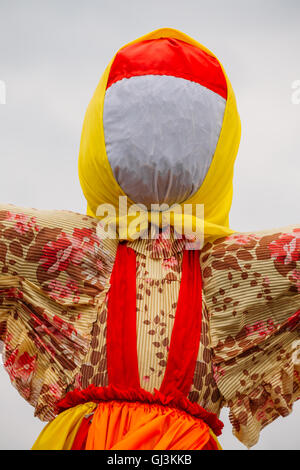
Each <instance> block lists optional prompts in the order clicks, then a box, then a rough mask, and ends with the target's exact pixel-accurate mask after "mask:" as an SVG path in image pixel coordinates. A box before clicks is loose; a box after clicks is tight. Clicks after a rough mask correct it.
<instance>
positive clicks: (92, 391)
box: [56, 384, 224, 436]
mask: <svg viewBox="0 0 300 470" xmlns="http://www.w3.org/2000/svg"><path fill="white" fill-rule="evenodd" d="M112 400H118V401H127V402H135V401H138V402H141V403H150V404H159V405H164V406H170V407H174V408H178V409H179V410H181V411H185V412H186V413H188V414H190V415H192V416H194V417H195V418H199V419H202V421H204V422H205V423H206V424H208V426H209V427H210V428H211V429H212V431H213V432H214V433H215V434H216V436H220V434H221V433H222V428H223V426H224V424H223V423H222V421H220V420H219V418H218V417H217V415H216V414H215V413H210V412H208V411H206V410H205V409H204V408H202V406H200V405H198V404H197V403H192V402H191V401H190V400H188V399H187V398H186V397H185V396H184V395H183V393H181V392H179V391H174V392H172V393H169V394H168V395H164V394H163V393H161V392H159V391H158V390H156V389H154V393H153V394H152V393H150V392H147V391H146V390H144V389H142V388H139V389H135V388H128V389H126V390H125V389H118V388H117V387H114V386H113V385H108V386H107V387H95V385H93V384H92V385H90V386H89V387H87V388H86V389H84V390H79V389H75V390H74V391H72V392H69V393H67V395H66V396H65V397H64V398H63V399H62V400H60V401H59V402H58V403H57V404H56V410H57V413H61V412H62V411H64V410H66V409H68V408H72V407H73V406H76V405H80V404H82V403H86V402H89V401H92V402H94V403H100V402H103V401H112Z"/></svg>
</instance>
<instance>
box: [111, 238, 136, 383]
mask: <svg viewBox="0 0 300 470" xmlns="http://www.w3.org/2000/svg"><path fill="white" fill-rule="evenodd" d="M110 282H111V286H110V290H109V298H108V313H107V370H108V382H109V384H111V385H114V386H116V387H120V388H127V387H137V388H139V387H140V379H139V370H138V358H137V335H136V257H135V252H134V251H133V250H132V249H131V248H128V247H127V245H126V244H122V243H119V245H118V250H117V255H116V259H115V264H114V267H113V271H112V275H111V281H110Z"/></svg>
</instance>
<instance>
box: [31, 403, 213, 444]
mask: <svg viewBox="0 0 300 470" xmlns="http://www.w3.org/2000/svg"><path fill="white" fill-rule="evenodd" d="M83 407H84V408H83ZM86 411H88V412H86ZM60 423H62V426H63V434H64V436H65V438H64V439H63V440H62V439H60V440H59V441H60V442H58V435H60V436H62V433H61V432H60V431H59V429H60V427H59V425H60ZM68 427H69V429H67V428H68ZM74 429H76V432H74ZM33 449H34V450H51V449H62V450H79V449H81V450H82V449H86V450H220V449H221V447H220V444H219V443H218V440H217V438H216V436H215V435H214V433H213V432H212V430H211V429H210V427H209V426H208V425H207V424H206V423H205V422H204V421H203V420H202V419H200V418H196V417H194V416H191V415H189V414H188V413H186V412H185V411H182V410H179V409H176V408H173V407H168V406H164V405H160V404H149V403H141V402H123V401H117V400H113V401H109V402H101V403H98V404H94V403H91V402H90V403H86V404H80V405H77V406H75V407H73V408H70V409H68V410H66V411H64V412H62V413H60V414H59V415H58V416H57V417H56V418H55V419H54V420H53V421H52V422H50V423H49V424H48V425H47V426H46V428H45V429H44V430H43V431H42V433H41V435H40V436H39V438H38V439H37V441H36V443H35V445H34V446H33Z"/></svg>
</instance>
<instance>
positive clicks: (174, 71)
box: [107, 38, 227, 100]
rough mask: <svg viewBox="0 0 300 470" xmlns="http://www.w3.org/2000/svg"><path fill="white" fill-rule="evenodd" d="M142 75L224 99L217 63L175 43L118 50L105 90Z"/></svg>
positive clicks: (224, 87) (149, 43)
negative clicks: (168, 78)
mask: <svg viewBox="0 0 300 470" xmlns="http://www.w3.org/2000/svg"><path fill="white" fill-rule="evenodd" d="M142 75H170V76H173V77H179V78H184V79H186V80H190V81H192V82H196V83H199V84H200V85H202V86H204V87H206V88H208V89H209V90H211V91H214V92H215V93H217V94H218V95H220V96H222V97H223V98H224V99H225V100H226V99H227V83H226V79H225V76H224V73H223V70H222V67H221V65H220V64H219V62H218V60H217V59H216V58H215V57H212V56H210V55H209V54H207V53H206V52H204V51H202V50H201V49H198V47H195V46H192V45H191V44H188V43H186V42H183V41H180V40H178V39H171V38H161V39H152V40H149V41H142V42H139V43H137V44H133V45H131V46H127V47H125V48H124V49H121V50H120V51H119V52H118V53H117V55H116V57H115V60H114V62H113V64H112V66H111V69H110V74H109V78H108V82H107V88H109V87H110V86H111V85H112V84H113V83H116V82H117V81H119V80H122V79H123V78H131V77H136V76H142Z"/></svg>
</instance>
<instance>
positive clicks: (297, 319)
mask: <svg viewBox="0 0 300 470" xmlns="http://www.w3.org/2000/svg"><path fill="white" fill-rule="evenodd" d="M201 264H202V269H203V282H204V295H205V299H206V303H207V306H208V312H209V318H210V320H209V322H210V336H211V346H212V348H213V358H212V361H213V369H214V377H215V380H216V383H217V385H218V388H219V390H220V393H221V394H222V395H223V397H224V405H225V406H228V407H230V420H231V422H232V425H233V430H234V434H235V435H236V436H237V437H238V438H239V439H240V440H241V441H242V442H243V443H244V444H246V445H247V446H248V447H251V446H253V445H254V444H256V442H257V441H258V438H259V433H260V430H261V429H262V428H264V427H265V426H266V425H267V424H269V423H271V422H272V421H273V420H274V419H276V418H277V417H279V416H287V415H288V414H289V413H290V412H291V411H292V405H293V402H294V401H295V400H298V399H299V398H300V375H299V374H300V366H299V360H298V361H297V357H296V356H297V348H298V349H299V344H298V343H297V341H299V333H300V228H299V227H287V228H284V229H279V230H277V231H268V232H260V233H248V234H246V233H245V234H235V235H233V236H230V237H227V238H224V239H219V240H215V241H214V242H213V243H207V244H206V246H205V247H204V249H203V251H202V254H201Z"/></svg>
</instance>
